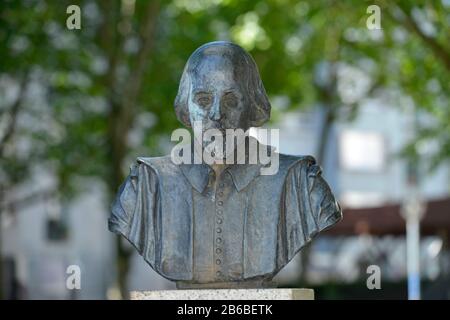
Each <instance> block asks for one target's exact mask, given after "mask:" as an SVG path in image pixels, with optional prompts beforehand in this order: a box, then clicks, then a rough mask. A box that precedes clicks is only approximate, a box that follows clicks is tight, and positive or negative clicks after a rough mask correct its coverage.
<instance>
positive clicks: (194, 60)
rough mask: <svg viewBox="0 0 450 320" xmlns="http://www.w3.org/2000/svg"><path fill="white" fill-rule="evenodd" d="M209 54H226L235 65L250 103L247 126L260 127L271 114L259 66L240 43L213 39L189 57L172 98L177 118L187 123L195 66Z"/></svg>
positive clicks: (235, 71) (188, 125)
mask: <svg viewBox="0 0 450 320" xmlns="http://www.w3.org/2000/svg"><path fill="white" fill-rule="evenodd" d="M208 55H221V56H223V57H227V58H229V59H230V60H231V61H232V63H233V66H234V73H235V78H236V79H238V78H239V79H241V80H242V81H243V83H242V85H243V89H244V94H245V95H246V97H247V98H248V101H249V103H250V106H249V108H250V110H249V115H250V126H252V127H260V126H262V125H263V124H264V123H265V122H267V121H268V120H269V118H270V109H271V106H270V102H269V99H268V97H267V94H266V90H265V89H264V85H263V83H262V81H261V77H260V76H259V72H258V67H257V66H256V63H255V61H254V60H253V58H252V57H251V56H250V55H249V54H248V53H247V52H246V51H245V50H244V49H242V48H241V47H240V46H238V45H236V44H234V43H231V42H226V41H215V42H210V43H207V44H204V45H203V46H201V47H199V48H198V49H197V50H195V51H194V53H193V54H192V55H191V56H190V57H189V59H188V61H187V63H186V66H185V67H184V70H183V74H182V76H181V80H180V86H179V88H178V94H177V96H176V98H175V103H174V107H175V113H176V115H177V118H178V120H179V121H180V122H181V123H183V124H184V125H186V126H187V127H190V126H191V124H190V120H189V110H188V99H189V91H190V87H191V79H190V77H191V76H192V74H193V72H194V70H195V69H196V67H197V65H198V64H199V63H200V62H201V61H202V59H203V58H204V57H206V56H208Z"/></svg>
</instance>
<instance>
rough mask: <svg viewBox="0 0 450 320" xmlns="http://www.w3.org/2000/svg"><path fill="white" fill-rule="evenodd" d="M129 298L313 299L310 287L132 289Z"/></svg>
mask: <svg viewBox="0 0 450 320" xmlns="http://www.w3.org/2000/svg"><path fill="white" fill-rule="evenodd" d="M130 298H131V300H314V290H312V289H198V290H160V291H132V292H131V294H130Z"/></svg>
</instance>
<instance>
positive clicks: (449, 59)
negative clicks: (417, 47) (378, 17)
mask: <svg viewBox="0 0 450 320" xmlns="http://www.w3.org/2000/svg"><path fill="white" fill-rule="evenodd" d="M397 8H398V9H399V10H400V11H401V12H402V14H403V17H404V19H403V20H401V19H397V18H395V17H394V16H393V15H392V14H390V13H389V12H388V15H389V16H390V17H391V18H392V19H393V20H395V21H397V22H400V23H401V24H403V26H405V27H406V28H407V29H408V30H410V31H412V32H413V33H415V34H416V35H417V36H418V37H419V38H420V39H422V41H423V42H424V43H425V44H426V45H428V47H429V48H430V49H431V50H432V51H433V53H434V54H435V55H436V57H438V58H439V59H440V60H441V61H442V62H443V63H444V65H445V67H446V68H447V70H448V71H450V52H449V51H448V50H447V49H446V48H445V47H444V46H443V45H441V44H440V43H439V42H438V41H436V39H435V38H433V37H430V36H428V35H426V34H425V33H424V32H423V31H422V30H421V29H420V27H419V26H418V24H417V23H416V21H414V19H413V18H412V17H411V15H410V14H409V13H408V10H407V9H406V8H403V7H402V6H400V5H397Z"/></svg>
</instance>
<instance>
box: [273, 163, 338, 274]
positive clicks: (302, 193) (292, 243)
mask: <svg viewBox="0 0 450 320" xmlns="http://www.w3.org/2000/svg"><path fill="white" fill-rule="evenodd" d="M321 173H322V170H321V168H320V166H318V165H317V164H316V163H315V160H314V158H313V157H305V158H304V159H303V160H301V161H299V162H298V163H296V164H295V165H294V166H293V167H292V168H291V170H290V172H289V173H288V175H287V178H286V181H285V188H284V201H283V208H282V212H281V221H280V222H281V223H280V226H281V227H280V230H279V243H280V245H279V250H280V251H279V252H278V263H279V264H280V266H281V265H283V264H285V263H287V262H288V261H289V260H291V259H292V258H293V257H294V256H295V254H296V253H297V252H298V251H299V250H300V249H301V248H302V247H303V246H304V245H305V244H307V243H308V242H310V241H311V239H312V238H313V237H314V236H315V235H316V234H317V233H319V232H320V231H323V230H325V229H327V228H329V227H331V226H332V225H334V224H335V223H337V222H338V221H340V220H341V219H342V210H341V208H340V206H339V204H338V202H337V201H336V199H335V197H334V195H333V193H332V192H331V190H330V187H329V186H328V184H327V182H326V181H325V180H324V179H323V177H322V175H321Z"/></svg>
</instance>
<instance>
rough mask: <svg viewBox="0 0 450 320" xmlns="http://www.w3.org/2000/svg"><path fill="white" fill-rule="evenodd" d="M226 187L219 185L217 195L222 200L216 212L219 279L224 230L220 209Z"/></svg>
mask: <svg viewBox="0 0 450 320" xmlns="http://www.w3.org/2000/svg"><path fill="white" fill-rule="evenodd" d="M224 187H225V184H224V183H223V182H222V183H220V184H219V190H218V193H217V195H218V196H219V198H222V199H221V200H219V201H217V206H218V207H219V208H218V209H217V210H216V213H217V215H216V248H215V253H216V265H217V271H216V276H217V277H221V276H222V272H221V270H220V265H221V264H222V260H221V257H222V252H223V251H222V247H221V244H222V242H223V241H222V238H221V234H222V228H221V225H222V223H223V210H222V209H220V207H222V206H223V195H224V193H223V190H222V189H223V188H224Z"/></svg>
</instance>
